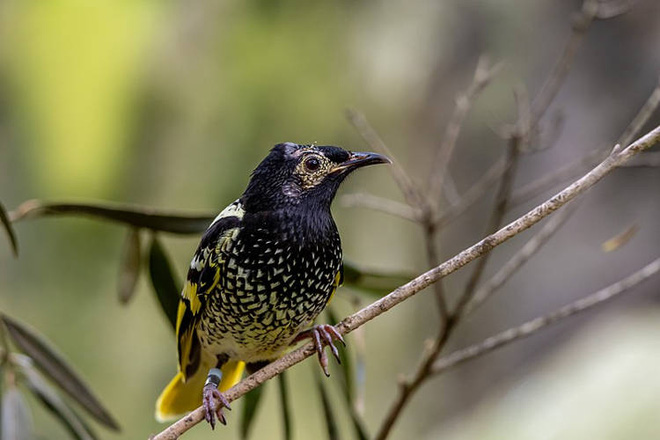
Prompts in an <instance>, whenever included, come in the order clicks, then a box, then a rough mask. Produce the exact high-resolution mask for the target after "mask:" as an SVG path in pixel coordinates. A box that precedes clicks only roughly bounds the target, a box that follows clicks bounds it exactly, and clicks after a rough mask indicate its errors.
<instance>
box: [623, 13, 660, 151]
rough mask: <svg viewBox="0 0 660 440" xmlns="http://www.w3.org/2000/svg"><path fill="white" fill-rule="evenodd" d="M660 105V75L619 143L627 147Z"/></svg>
mask: <svg viewBox="0 0 660 440" xmlns="http://www.w3.org/2000/svg"><path fill="white" fill-rule="evenodd" d="M622 3H623V2H622ZM625 3H628V2H625ZM658 105H660V77H658V83H657V84H656V86H655V89H653V92H651V94H650V95H649V97H648V98H647V99H646V102H645V103H644V105H643V106H642V108H641V109H639V111H638V112H637V115H635V118H634V119H633V120H632V122H631V123H630V124H628V127H626V130H625V131H624V132H623V134H622V135H621V137H620V138H619V140H618V141H617V143H618V144H621V145H622V146H623V147H627V146H628V144H630V143H631V142H632V141H633V139H634V138H635V136H636V135H637V133H639V132H640V130H641V129H642V127H643V126H644V124H646V123H647V122H648V120H649V119H651V116H652V115H653V112H655V110H656V109H657V108H658Z"/></svg>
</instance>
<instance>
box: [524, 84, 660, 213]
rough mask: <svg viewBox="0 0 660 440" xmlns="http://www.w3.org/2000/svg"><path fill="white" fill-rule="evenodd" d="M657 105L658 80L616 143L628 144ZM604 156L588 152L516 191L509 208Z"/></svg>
mask: <svg viewBox="0 0 660 440" xmlns="http://www.w3.org/2000/svg"><path fill="white" fill-rule="evenodd" d="M658 105H660V78H659V79H658V83H657V85H656V87H655V89H653V92H651V94H650V95H649V97H648V98H647V100H646V102H645V103H644V105H643V106H642V108H641V109H640V110H639V112H637V114H636V115H635V117H634V118H633V120H632V121H631V122H630V124H628V126H627V127H626V129H625V131H624V132H623V134H622V135H621V136H620V137H619V140H618V141H617V143H618V144H620V145H622V146H624V147H625V146H627V145H628V144H630V142H631V141H632V140H633V138H634V136H636V135H637V133H639V132H640V130H641V129H642V127H643V126H644V125H645V124H646V123H647V122H648V121H649V119H650V118H651V116H652V115H653V113H654V112H655V110H656V109H657V108H658ZM606 154H607V152H605V151H604V150H603V149H602V148H599V149H596V150H593V151H590V152H588V153H587V154H585V155H584V156H582V157H580V158H579V159H577V160H575V161H573V162H571V163H569V164H567V165H564V166H563V167H561V168H559V169H557V170H555V171H552V172H550V173H548V174H546V175H545V176H542V177H541V178H539V179H537V180H534V181H532V182H530V183H528V184H527V185H525V186H523V187H521V188H519V189H517V190H516V191H514V192H513V195H512V196H511V206H518V205H520V204H522V203H525V202H528V201H529V200H531V199H533V198H534V197H536V196H538V195H540V194H543V193H544V192H546V191H548V190H550V189H551V188H552V187H554V186H555V185H559V184H560V183H562V182H565V181H566V180H569V179H572V178H574V177H575V176H578V175H579V174H580V173H583V172H584V170H586V169H588V168H589V167H592V166H594V164H596V163H597V162H598V161H600V160H602V159H603V158H604V157H605V155H606ZM648 154H652V153H646V154H645V155H644V157H647V156H648ZM636 161H643V158H642V157H637V158H635V161H631V162H628V163H626V165H625V166H635V164H636ZM651 166H653V165H651Z"/></svg>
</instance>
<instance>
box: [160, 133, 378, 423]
mask: <svg viewBox="0 0 660 440" xmlns="http://www.w3.org/2000/svg"><path fill="white" fill-rule="evenodd" d="M382 163H391V161H390V160H389V159H388V158H387V157H386V156H384V155H381V154H377V153H369V152H352V151H349V150H346V149H343V148H340V147H336V146H323V145H316V144H311V145H310V144H296V143H292V142H286V143H281V144H277V145H275V146H274V147H273V148H272V149H271V150H270V152H269V153H268V155H267V156H266V157H265V158H264V159H263V160H262V161H261V163H260V164H259V165H258V166H257V167H256V169H255V170H254V171H253V172H252V175H251V177H250V180H249V182H248V185H247V187H246V189H245V191H244V192H243V194H242V195H241V197H240V198H239V199H237V200H236V201H234V202H233V203H231V204H230V205H229V206H227V207H226V208H225V209H224V210H223V211H222V212H220V214H218V216H217V217H216V218H215V219H214V220H213V222H212V223H211V224H210V226H209V227H208V229H207V230H206V232H205V233H204V234H203V236H202V238H201V241H200V243H199V246H198V248H197V250H196V251H195V253H194V255H193V258H192V261H191V263H190V267H189V269H188V274H187V278H186V282H185V285H184V287H183V290H182V292H181V297H180V300H179V305H178V311H177V320H176V339H177V351H178V373H177V374H176V376H175V377H174V378H173V379H172V380H171V381H170V383H169V384H168V385H167V386H166V387H165V389H164V390H163V391H162V393H161V394H160V397H159V398H158V400H157V402H156V418H157V419H158V420H159V421H168V420H171V419H174V418H177V417H180V416H182V415H184V414H186V413H187V412H189V411H192V410H194V409H195V408H197V407H198V406H200V404H201V405H203V406H204V408H205V410H206V415H205V418H206V421H207V422H208V423H209V424H210V425H211V428H215V421H216V419H217V420H218V421H219V422H220V423H222V424H226V419H225V416H224V413H223V408H227V409H231V408H230V404H229V402H228V400H227V399H226V398H225V396H224V392H225V391H226V390H228V389H229V388H231V387H232V386H233V385H235V384H236V383H238V382H239V381H240V379H241V377H242V375H243V372H244V370H245V369H247V371H248V373H252V372H254V371H257V370H258V369H260V368H263V366H265V365H267V364H268V363H270V362H272V361H274V360H276V359H278V358H279V357H281V356H282V355H283V354H284V353H286V352H287V350H288V349H289V348H290V347H291V346H293V345H295V344H296V343H298V342H299V341H303V340H306V339H311V340H312V341H313V342H314V346H315V349H316V352H317V356H318V360H319V363H320V364H321V367H322V369H323V372H324V373H325V375H326V376H328V375H329V373H328V360H327V355H326V353H325V350H324V347H325V346H328V347H330V350H331V352H332V354H333V355H334V357H335V358H337V361H339V354H338V350H337V347H336V346H335V345H334V344H335V342H337V341H339V342H340V343H344V340H343V338H342V336H341V334H340V333H338V332H337V331H336V330H335V328H334V327H333V326H331V325H326V324H319V325H313V324H314V322H315V319H316V318H317V316H318V315H319V314H320V313H321V312H322V311H323V309H324V308H325V307H326V305H327V304H328V302H329V301H330V299H331V298H332V296H333V294H334V293H335V291H336V290H337V288H338V287H339V286H340V285H341V284H342V281H343V265H342V248H341V240H340V237H339V232H338V230H337V226H336V224H335V221H334V219H333V217H332V214H331V211H330V206H331V204H332V201H333V199H334V197H335V195H336V193H337V190H338V188H339V186H340V184H341V183H342V182H343V181H344V179H345V178H346V177H347V176H348V175H349V174H350V173H352V172H353V171H355V170H356V169H358V168H362V167H365V166H368V165H374V164H382Z"/></svg>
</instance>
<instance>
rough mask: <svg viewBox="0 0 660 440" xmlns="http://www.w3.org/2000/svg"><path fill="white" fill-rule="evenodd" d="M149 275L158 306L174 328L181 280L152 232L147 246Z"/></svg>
mask: <svg viewBox="0 0 660 440" xmlns="http://www.w3.org/2000/svg"><path fill="white" fill-rule="evenodd" d="M149 275H150V276H151V284H152V285H153V287H154V291H155V292H156V297H157V298H158V302H159V303H160V307H161V309H162V310H163V312H165V316H167V319H168V320H169V321H170V324H171V325H172V329H176V314H177V309H178V307H179V298H180V296H181V294H180V292H181V282H180V281H179V280H178V279H177V278H176V276H175V274H174V271H173V270H172V266H171V265H170V260H169V257H168V256H167V254H166V253H165V249H163V246H162V245H161V244H160V241H159V240H158V237H157V236H156V234H154V236H153V238H152V239H151V246H150V247H149Z"/></svg>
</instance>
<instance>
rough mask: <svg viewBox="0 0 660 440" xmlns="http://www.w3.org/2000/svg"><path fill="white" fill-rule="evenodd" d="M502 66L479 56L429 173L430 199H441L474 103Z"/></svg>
mask: <svg viewBox="0 0 660 440" xmlns="http://www.w3.org/2000/svg"><path fill="white" fill-rule="evenodd" d="M501 68H502V63H497V64H495V65H493V66H490V63H489V61H488V59H487V58H486V57H483V56H482V57H481V58H479V61H478V63H477V68H476V69H475V71H474V76H473V78H472V82H471V83H470V85H469V87H468V88H467V90H465V92H463V93H461V94H460V95H459V96H458V97H457V98H456V105H455V107H454V113H453V114H452V115H451V119H450V120H449V123H448V124H447V130H446V131H445V135H444V137H443V139H442V142H441V144H440V148H438V151H437V153H436V156H435V160H434V161H433V166H432V170H433V172H432V173H431V174H430V175H429V182H428V197H429V199H430V200H432V201H436V200H437V199H439V196H440V194H441V192H442V188H443V186H444V182H445V179H446V175H447V165H448V164H449V160H450V159H451V157H452V155H453V153H454V148H455V147H456V141H457V140H458V136H459V134H460V133H461V128H462V127H463V123H464V122H465V118H466V117H467V115H468V112H469V111H470V108H471V107H472V104H473V103H474V101H475V100H476V99H477V97H478V96H479V94H480V93H481V92H482V91H483V90H484V89H485V88H486V86H487V85H488V84H489V83H490V82H491V81H492V79H493V78H494V77H495V75H497V73H498V72H499V71H500V70H501Z"/></svg>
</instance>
